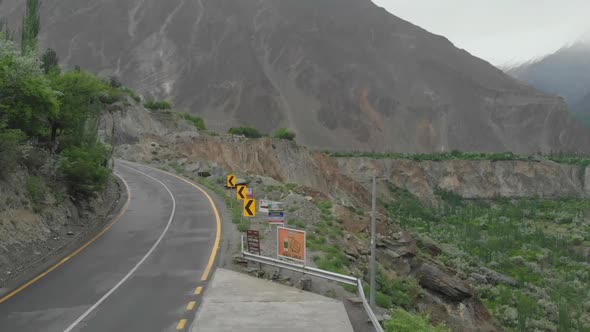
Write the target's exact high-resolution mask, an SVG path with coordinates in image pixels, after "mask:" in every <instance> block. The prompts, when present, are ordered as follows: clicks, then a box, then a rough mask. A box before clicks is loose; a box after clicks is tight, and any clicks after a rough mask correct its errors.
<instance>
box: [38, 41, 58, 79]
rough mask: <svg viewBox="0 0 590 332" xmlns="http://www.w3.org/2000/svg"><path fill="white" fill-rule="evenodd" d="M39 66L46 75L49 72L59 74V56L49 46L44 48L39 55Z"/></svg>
mask: <svg viewBox="0 0 590 332" xmlns="http://www.w3.org/2000/svg"><path fill="white" fill-rule="evenodd" d="M41 68H42V69H43V72H44V73H45V75H48V74H49V73H56V74H59V73H60V71H61V70H60V69H59V57H58V56H57V53H55V51H54V50H52V49H51V48H48V49H46V50H45V52H44V53H43V55H42V56H41Z"/></svg>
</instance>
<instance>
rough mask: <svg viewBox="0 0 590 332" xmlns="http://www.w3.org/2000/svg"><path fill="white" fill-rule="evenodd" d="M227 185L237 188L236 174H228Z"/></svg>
mask: <svg viewBox="0 0 590 332" xmlns="http://www.w3.org/2000/svg"><path fill="white" fill-rule="evenodd" d="M225 186H226V187H228V188H232V189H233V188H235V187H236V176H235V175H228V176H227V181H226V184H225Z"/></svg>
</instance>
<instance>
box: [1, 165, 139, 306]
mask: <svg viewBox="0 0 590 332" xmlns="http://www.w3.org/2000/svg"><path fill="white" fill-rule="evenodd" d="M115 176H117V177H118V178H119V179H121V181H123V184H124V185H125V190H126V191H127V202H125V205H124V206H123V208H122V209H121V211H120V212H119V214H117V216H116V217H115V218H114V219H113V220H112V221H111V223H110V224H109V225H108V226H106V227H105V228H104V229H103V230H102V231H101V232H100V233H98V234H97V235H96V236H94V237H93V238H92V239H90V241H88V242H86V243H85V244H84V245H83V246H81V247H80V248H78V249H77V250H76V251H74V252H73V253H71V254H69V255H68V256H67V257H65V258H64V259H62V260H61V261H59V262H58V263H57V264H55V265H53V266H52V267H50V268H49V269H47V270H46V271H45V272H43V273H41V274H39V275H38V276H36V277H35V278H33V279H31V280H29V281H28V282H27V283H25V284H24V285H22V286H20V287H18V288H17V289H15V290H13V291H12V292H10V293H9V294H7V295H6V296H4V297H2V298H0V303H2V302H5V301H7V300H8V299H10V298H11V297H13V296H15V295H16V294H18V293H20V292H22V291H23V290H24V289H26V288H27V287H29V286H31V285H32V284H34V283H36V282H37V281H39V280H40V279H42V278H43V277H45V276H46V275H48V274H49V273H51V271H53V270H55V269H57V268H58V267H60V266H61V265H63V264H64V263H65V262H67V261H68V260H69V259H70V258H72V257H74V256H76V255H77V254H79V253H80V252H82V250H84V249H86V248H87V247H88V246H90V245H91V244H92V243H94V242H95V241H96V240H98V239H99V238H100V237H101V236H103V235H104V234H105V233H106V232H108V231H109V229H111V227H113V225H114V224H115V223H116V222H117V221H119V219H121V217H122V216H123V215H124V214H125V212H127V209H128V208H129V203H130V202H131V191H130V190H129V185H128V184H127V182H125V180H124V179H123V178H122V177H121V176H119V175H118V174H115Z"/></svg>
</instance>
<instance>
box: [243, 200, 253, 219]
mask: <svg viewBox="0 0 590 332" xmlns="http://www.w3.org/2000/svg"><path fill="white" fill-rule="evenodd" d="M243 215H244V217H256V200H255V199H252V198H244V214H243Z"/></svg>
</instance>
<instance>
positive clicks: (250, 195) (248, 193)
mask: <svg viewBox="0 0 590 332" xmlns="http://www.w3.org/2000/svg"><path fill="white" fill-rule="evenodd" d="M246 197H248V198H254V190H252V188H246Z"/></svg>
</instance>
